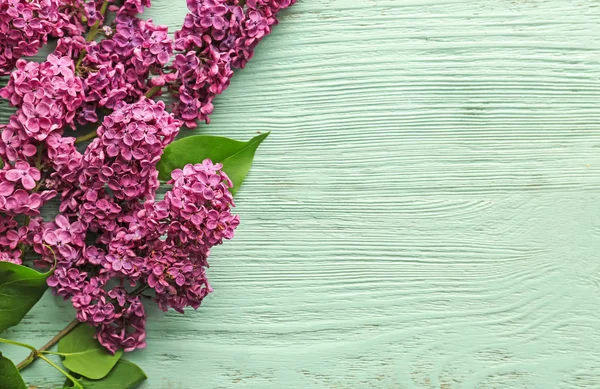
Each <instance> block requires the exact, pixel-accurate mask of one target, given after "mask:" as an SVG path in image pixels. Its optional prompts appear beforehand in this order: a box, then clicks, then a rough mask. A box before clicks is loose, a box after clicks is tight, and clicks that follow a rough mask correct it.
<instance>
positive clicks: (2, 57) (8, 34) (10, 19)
mask: <svg viewBox="0 0 600 389" xmlns="http://www.w3.org/2000/svg"><path fill="white" fill-rule="evenodd" d="M58 5H59V1H58V0H43V1H27V0H0V75H5V74H8V73H9V72H10V71H11V70H12V68H13V67H14V65H15V63H16V62H17V60H18V59H19V58H21V57H23V56H31V55H35V54H36V53H37V52H38V50H39V48H40V47H42V46H43V45H44V44H45V43H46V42H47V40H48V35H50V34H51V33H52V32H54V31H55V30H56V27H55V26H56V23H57V22H58V20H59V14H58Z"/></svg>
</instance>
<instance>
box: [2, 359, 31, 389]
mask: <svg viewBox="0 0 600 389" xmlns="http://www.w3.org/2000/svg"><path fill="white" fill-rule="evenodd" d="M0 388H2V389H27V386H25V382H23V378H21V374H19V370H17V368H16V367H15V364H14V363H12V362H11V360H10V359H8V358H5V357H3V356H2V353H0Z"/></svg>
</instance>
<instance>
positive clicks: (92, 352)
mask: <svg viewBox="0 0 600 389" xmlns="http://www.w3.org/2000/svg"><path fill="white" fill-rule="evenodd" d="M94 333H95V330H94V329H93V328H92V327H90V326H88V325H86V324H80V325H78V326H77V327H75V329H74V330H73V331H71V332H69V333H68V334H67V335H66V336H65V337H64V338H62V339H61V340H60V342H58V352H59V354H60V355H61V356H63V357H64V358H65V359H64V361H63V365H65V367H66V368H67V369H69V370H71V371H72V372H75V373H77V374H80V375H82V376H84V377H87V378H91V379H94V380H99V379H101V378H104V377H106V375H107V374H108V373H109V372H110V370H111V369H112V368H113V367H114V366H115V365H116V364H117V362H119V359H120V358H121V356H122V355H123V350H119V351H117V352H116V353H115V355H112V354H110V353H109V352H108V351H106V349H105V348H104V347H102V345H100V343H98V341H97V340H96V339H94Z"/></svg>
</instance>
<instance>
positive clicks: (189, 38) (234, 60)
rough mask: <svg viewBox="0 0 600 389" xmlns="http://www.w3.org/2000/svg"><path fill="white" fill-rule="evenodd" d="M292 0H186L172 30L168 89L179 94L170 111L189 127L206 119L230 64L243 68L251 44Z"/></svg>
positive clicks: (230, 73)
mask: <svg viewBox="0 0 600 389" xmlns="http://www.w3.org/2000/svg"><path fill="white" fill-rule="evenodd" d="M293 3H295V0H248V1H246V4H245V6H242V5H240V4H239V2H238V1H231V0H187V5H188V9H189V10H190V13H188V14H187V15H186V17H185V21H184V24H183V27H182V29H181V30H179V31H176V32H175V49H176V50H177V51H178V52H180V53H178V54H177V55H176V56H175V61H174V62H173V69H174V70H175V71H176V73H175V80H174V81H173V82H172V83H171V85H170V88H171V89H172V91H173V94H174V95H175V96H176V97H177V98H178V100H179V101H178V103H177V104H176V105H175V109H174V113H175V115H176V116H177V117H178V118H180V119H181V120H183V121H184V123H185V124H186V125H187V126H188V127H195V126H196V120H197V119H199V120H204V121H206V122H207V123H208V122H209V118H208V116H209V115H210V114H211V113H212V110H213V104H212V101H213V99H214V98H215V96H216V95H218V94H220V93H221V92H223V91H224V90H225V89H226V88H227V87H228V86H229V82H230V80H231V77H232V76H233V70H232V69H234V68H243V67H244V66H245V65H246V63H247V62H248V60H249V59H250V58H251V57H252V55H253V53H254V48H255V47H256V45H257V44H258V43H259V42H260V41H261V40H262V39H263V38H264V37H265V36H266V35H267V34H269V33H270V31H271V27H272V26H273V25H275V24H277V14H278V12H279V11H280V10H282V9H284V8H287V7H289V6H290V5H292V4H293Z"/></svg>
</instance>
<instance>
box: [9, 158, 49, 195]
mask: <svg viewBox="0 0 600 389" xmlns="http://www.w3.org/2000/svg"><path fill="white" fill-rule="evenodd" d="M40 178H41V174H40V171H39V170H38V169H36V168H34V167H31V166H29V164H28V163H27V162H24V161H17V162H16V163H15V167H14V168H13V169H10V170H9V171H8V172H6V179H7V180H9V181H12V182H17V181H20V182H21V185H23V188H25V189H28V190H31V189H33V188H34V187H35V182H36V181H39V180H40Z"/></svg>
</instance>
